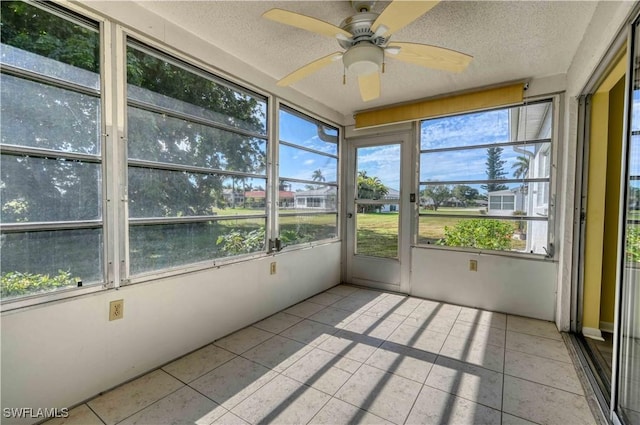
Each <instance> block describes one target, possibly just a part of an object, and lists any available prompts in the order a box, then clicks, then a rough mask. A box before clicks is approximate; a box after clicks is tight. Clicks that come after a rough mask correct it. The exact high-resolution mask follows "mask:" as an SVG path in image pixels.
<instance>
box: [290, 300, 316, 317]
mask: <svg viewBox="0 0 640 425" xmlns="http://www.w3.org/2000/svg"><path fill="white" fill-rule="evenodd" d="M325 307H326V306H325V305H322V304H316V303H312V302H309V301H303V302H301V303H298V304H296V305H294V306H292V307H289V308H288V309H286V310H284V313H287V314H293V315H294V316H299V317H303V318H307V317H309V316H312V315H314V314H315V313H317V312H319V311H320V310H322V309H323V308H325Z"/></svg>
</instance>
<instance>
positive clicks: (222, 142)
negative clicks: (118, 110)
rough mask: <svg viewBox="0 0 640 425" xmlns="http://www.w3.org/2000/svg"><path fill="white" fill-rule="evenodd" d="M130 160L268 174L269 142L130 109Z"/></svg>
mask: <svg viewBox="0 0 640 425" xmlns="http://www.w3.org/2000/svg"><path fill="white" fill-rule="evenodd" d="M128 111H129V116H128V132H129V151H128V154H129V158H130V159H141V160H146V161H154V162H164V163H172V164H182V165H190V166H194V167H203V168H214V169H219V170H229V171H241V172H246V173H252V174H265V172H266V171H265V170H266V162H267V159H266V151H267V142H266V140H263V139H256V138H253V137H247V136H243V135H241V134H237V133H233V132H230V131H224V130H219V129H216V128H213V127H208V126H205V125H201V124H196V123H193V122H189V121H186V120H181V119H177V118H173V117H169V116H167V115H163V114H156V113H153V112H148V111H144V110H142V109H138V108H133V107H129V109H128Z"/></svg>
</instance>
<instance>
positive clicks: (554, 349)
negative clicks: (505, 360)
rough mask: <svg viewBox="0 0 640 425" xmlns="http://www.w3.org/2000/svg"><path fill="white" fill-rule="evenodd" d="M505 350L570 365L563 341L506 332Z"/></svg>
mask: <svg viewBox="0 0 640 425" xmlns="http://www.w3.org/2000/svg"><path fill="white" fill-rule="evenodd" d="M506 347H507V349H509V350H514V351H521V352H523V353H528V354H533V355H536V356H540V357H545V358H547V359H552V360H558V361H560V362H566V363H571V358H570V357H569V352H568V351H567V346H566V345H565V344H564V341H556V340H553V339H549V338H544V337H540V336H534V335H527V334H522V333H519V332H510V331H507V344H506Z"/></svg>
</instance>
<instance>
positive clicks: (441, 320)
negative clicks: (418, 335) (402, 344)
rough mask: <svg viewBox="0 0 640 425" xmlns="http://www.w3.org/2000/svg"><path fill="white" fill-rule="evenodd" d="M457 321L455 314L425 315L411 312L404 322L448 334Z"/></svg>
mask: <svg viewBox="0 0 640 425" xmlns="http://www.w3.org/2000/svg"><path fill="white" fill-rule="evenodd" d="M455 322H456V319H455V317H454V316H433V317H432V316H428V315H427V316H424V315H418V314H416V313H411V315H409V316H408V317H407V318H406V319H405V320H404V324H406V325H409V326H413V327H416V328H421V329H427V330H430V331H433V332H440V333H443V334H448V333H449V332H450V331H451V328H452V327H453V324H454V323H455Z"/></svg>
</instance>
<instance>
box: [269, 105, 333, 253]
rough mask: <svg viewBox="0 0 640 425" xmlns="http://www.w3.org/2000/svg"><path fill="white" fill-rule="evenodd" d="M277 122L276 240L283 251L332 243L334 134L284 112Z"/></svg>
mask: <svg viewBox="0 0 640 425" xmlns="http://www.w3.org/2000/svg"><path fill="white" fill-rule="evenodd" d="M279 118H280V126H279V129H280V143H279V149H278V152H279V162H280V173H279V174H280V176H279V177H280V180H279V186H280V187H279V192H280V193H279V199H280V200H279V203H278V204H279V207H280V208H279V222H280V239H281V241H282V243H283V244H284V245H285V246H286V245H294V244H300V243H305V242H312V241H319V240H324V239H334V238H337V236H338V230H337V229H338V129H337V128H334V127H331V126H329V125H327V124H325V123H322V122H320V121H317V120H315V119H312V118H310V117H307V116H305V115H302V114H300V113H298V112H296V111H293V110H292V109H289V108H286V107H282V108H281V109H280V114H279ZM291 199H292V200H293V202H291Z"/></svg>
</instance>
